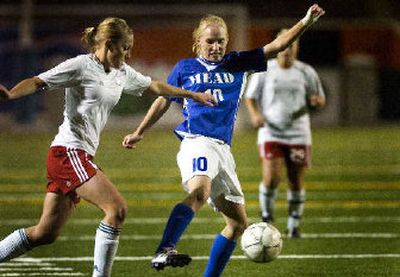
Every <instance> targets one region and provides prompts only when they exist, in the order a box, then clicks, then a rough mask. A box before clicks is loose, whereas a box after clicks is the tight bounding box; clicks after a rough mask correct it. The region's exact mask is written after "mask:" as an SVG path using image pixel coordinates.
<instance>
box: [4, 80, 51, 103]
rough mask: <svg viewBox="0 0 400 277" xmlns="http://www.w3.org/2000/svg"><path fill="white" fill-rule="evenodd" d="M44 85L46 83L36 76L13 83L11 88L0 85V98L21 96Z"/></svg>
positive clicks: (8, 98) (7, 98)
mask: <svg viewBox="0 0 400 277" xmlns="http://www.w3.org/2000/svg"><path fill="white" fill-rule="evenodd" d="M44 87H46V83H45V82H43V81H42V80H41V79H39V78H38V77H32V78H28V79H25V80H22V81H21V82H19V83H18V84H16V85H15V87H13V88H12V89H11V90H7V88H5V87H4V86H1V85H0V100H3V101H4V100H11V99H16V98H20V97H23V96H25V95H29V94H32V93H34V92H35V91H37V90H39V89H41V88H44Z"/></svg>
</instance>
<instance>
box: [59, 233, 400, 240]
mask: <svg viewBox="0 0 400 277" xmlns="http://www.w3.org/2000/svg"><path fill="white" fill-rule="evenodd" d="M301 235H302V238H304V239H332V238H333V239H336V238H343V239H346V238H349V239H351V238H370V239H378V238H379V239H397V238H400V233H319V234H312V233H302V234H301ZM215 236H216V234H194V235H183V236H182V238H181V239H182V240H189V239H190V240H207V239H208V240H213V239H215ZM159 239H161V235H123V234H122V235H121V237H120V240H159ZM58 240H59V241H93V240H94V235H93V236H79V237H75V236H60V237H59V238H58Z"/></svg>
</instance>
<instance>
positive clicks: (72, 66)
mask: <svg viewBox="0 0 400 277" xmlns="http://www.w3.org/2000/svg"><path fill="white" fill-rule="evenodd" d="M83 59H84V56H78V57H75V58H71V59H68V60H66V61H64V62H62V63H60V64H58V65H57V66H55V67H53V68H52V69H50V70H48V71H45V72H43V73H41V74H39V75H38V77H39V79H41V80H42V81H44V82H45V83H46V84H47V86H48V87H49V88H50V89H57V88H67V87H73V86H76V85H78V84H80V82H81V80H82V78H81V72H82V65H83Z"/></svg>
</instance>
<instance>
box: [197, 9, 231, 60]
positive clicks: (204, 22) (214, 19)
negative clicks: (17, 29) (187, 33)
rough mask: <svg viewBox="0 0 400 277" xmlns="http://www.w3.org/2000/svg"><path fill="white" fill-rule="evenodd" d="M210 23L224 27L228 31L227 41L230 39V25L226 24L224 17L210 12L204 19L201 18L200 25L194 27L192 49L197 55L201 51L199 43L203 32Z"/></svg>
mask: <svg viewBox="0 0 400 277" xmlns="http://www.w3.org/2000/svg"><path fill="white" fill-rule="evenodd" d="M210 25H217V26H220V27H222V28H224V29H225V31H226V42H228V40H229V34H228V26H227V25H226V23H225V20H223V19H222V17H219V16H217V15H213V14H208V15H206V16H204V17H203V18H202V19H200V22H199V25H198V26H197V28H196V29H194V31H193V33H192V37H193V45H192V51H193V53H195V54H196V55H198V54H199V51H200V45H199V39H200V36H201V34H202V33H203V31H204V30H205V29H206V28H207V27H208V26H210Z"/></svg>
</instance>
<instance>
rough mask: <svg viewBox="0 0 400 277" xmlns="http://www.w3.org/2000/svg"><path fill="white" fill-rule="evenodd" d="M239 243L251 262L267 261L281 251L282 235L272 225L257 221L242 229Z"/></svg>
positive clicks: (274, 257)
mask: <svg viewBox="0 0 400 277" xmlns="http://www.w3.org/2000/svg"><path fill="white" fill-rule="evenodd" d="M240 244H241V247H242V250H243V252H244V255H245V256H246V257H247V258H249V259H250V260H252V261H253V262H257V263H267V262H270V261H272V260H274V259H276V258H277V257H278V256H279V254H280V253H281V250H282V236H281V233H280V232H279V230H278V229H277V228H275V227H274V226H273V225H271V224H269V223H266V222H259V223H254V224H252V225H250V226H249V227H248V228H247V229H246V230H245V231H244V233H243V235H242V239H241V242H240Z"/></svg>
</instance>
